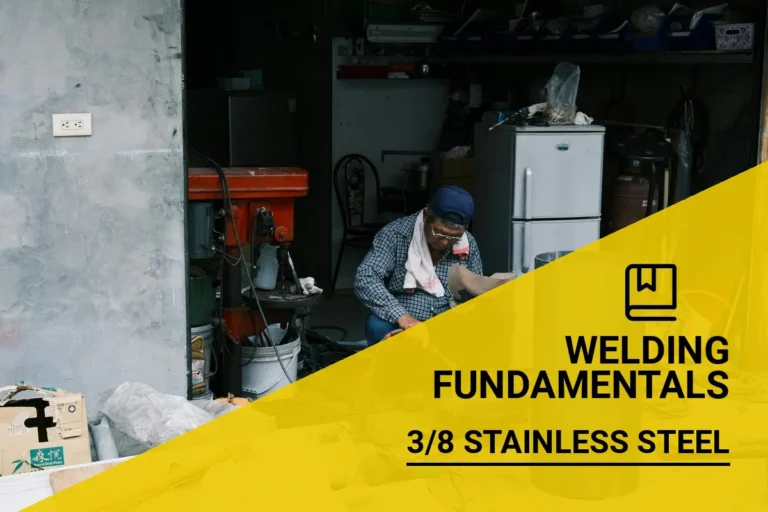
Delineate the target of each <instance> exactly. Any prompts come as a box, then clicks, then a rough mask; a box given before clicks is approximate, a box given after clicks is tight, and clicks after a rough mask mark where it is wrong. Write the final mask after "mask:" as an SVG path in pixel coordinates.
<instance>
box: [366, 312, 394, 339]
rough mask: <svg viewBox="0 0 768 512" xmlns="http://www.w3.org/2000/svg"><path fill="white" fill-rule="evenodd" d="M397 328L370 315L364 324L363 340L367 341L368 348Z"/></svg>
mask: <svg viewBox="0 0 768 512" xmlns="http://www.w3.org/2000/svg"><path fill="white" fill-rule="evenodd" d="M397 328H398V327H397V326H396V325H395V324H391V323H389V322H387V321H386V320H382V319H381V318H379V317H377V316H376V315H371V316H369V317H368V320H367V321H366V322H365V338H366V340H367V341H368V346H371V345H375V344H376V343H378V342H380V341H381V340H383V339H384V336H386V335H387V334H389V333H390V332H392V331H394V330H395V329H397Z"/></svg>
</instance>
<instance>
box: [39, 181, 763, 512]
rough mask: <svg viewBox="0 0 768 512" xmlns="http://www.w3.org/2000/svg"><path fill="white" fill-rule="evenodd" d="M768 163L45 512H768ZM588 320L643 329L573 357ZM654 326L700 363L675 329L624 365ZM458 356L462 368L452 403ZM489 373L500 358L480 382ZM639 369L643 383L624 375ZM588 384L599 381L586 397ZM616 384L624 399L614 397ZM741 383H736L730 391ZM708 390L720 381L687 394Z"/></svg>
mask: <svg viewBox="0 0 768 512" xmlns="http://www.w3.org/2000/svg"><path fill="white" fill-rule="evenodd" d="M767 173H768V167H766V166H761V167H758V168H755V169H753V170H751V171H747V172H745V173H742V174H741V175H739V176H737V177H735V178H733V179H730V180H728V181H727V182H725V183H723V184H721V185H719V186H717V187H714V188H712V189H710V190H708V191H705V192H703V193H700V194H698V195H696V196H695V197H693V198H691V199H689V200H687V201H684V202H683V203H681V204H679V205H676V206H674V207H672V208H669V209H667V210H665V211H663V212H661V213H658V214H656V215H653V216H652V217H650V218H648V219H646V220H643V221H641V222H638V223H636V224H634V225H632V226H631V227H629V228H627V229H625V230H622V231H621V232H619V233H617V234H615V235H612V236H609V237H607V238H605V239H603V240H600V241H599V242H597V243H594V244H592V245H590V246H588V247H586V248H584V249H582V250H580V251H577V252H574V253H572V254H570V255H567V256H565V257H563V258H561V259H559V260H556V261H555V262H553V263H550V264H548V265H546V266H544V267H542V268H540V269H538V270H536V271H535V272H533V273H531V274H527V275H525V276H523V277H520V278H519V279H517V280H516V281H514V282H512V283H510V284H508V285H506V286H504V287H502V288H499V289H497V290H494V291H493V292H491V293H488V294H487V295H484V296H482V297H480V298H478V299H475V300H474V301H472V302H470V303H468V304H466V305H464V306H462V307H459V308H457V309H455V310H453V311H451V312H449V313H447V314H445V315H442V316H440V317H438V318H435V319H433V320H431V321H429V322H427V323H426V324H423V325H421V326H419V327H417V328H414V329H412V330H410V331H408V332H406V333H404V334H401V335H399V336H396V337H395V338H393V339H391V340H389V341H386V342H384V343H382V344H380V345H378V346H376V347H374V348H371V349H368V350H366V351H364V352H362V353H360V354H358V355H356V356H354V357H351V358H349V359H347V360H345V361H342V362H340V363H337V364H336V365H334V366H332V367H331V368H329V369H326V370H323V371H321V372H319V373H317V374H315V375H312V376H311V377H309V378H306V379H304V380H302V381H300V382H298V383H296V384H294V385H292V386H290V387H289V388H286V389H284V390H281V391H280V392H278V393H275V394H274V395H272V396H271V397H269V398H268V399H264V400H260V401H258V402H256V403H254V404H252V405H250V406H249V407H246V408H244V409H243V410H240V411H237V412H234V413H231V414H229V415H227V416H225V417H223V418H221V419H219V420H217V421H214V422H212V423H211V424H209V425H206V426H204V427H202V428H200V429H198V430H196V431H193V432H191V433H189V434H186V435H184V436H181V437H180V438H177V439H175V440H173V441H171V442H169V443H167V444H165V445H163V446H160V447H158V448H156V449H154V450H152V451H150V452H148V453H147V454H145V455H142V456H140V457H137V458H135V459H132V460H130V461H128V462H126V463H124V464H121V465H120V466H118V467H116V468H115V469H111V470H109V471H107V472H105V473H102V474H101V475H98V476H96V477H93V478H91V479H90V480H88V481H86V482H85V483H83V484H80V485H78V486H75V487H73V488H71V489H69V490H67V491H64V492H63V493H61V494H59V495H56V496H55V497H53V498H51V499H49V500H46V501H44V502H42V503H40V504H39V505H36V506H35V507H32V508H31V510H36V511H48V510H50V511H69V510H73V511H74V510H77V511H83V512H85V511H90V510H93V511H96V510H99V511H107V510H142V511H143V510H147V511H150V510H152V511H154V510H158V511H160V510H162V511H169V510H210V511H213V510H274V511H285V510H302V511H307V510H329V511H341V510H355V511H388V512H391V511H393V510H396V511H406V510H413V511H419V512H423V511H433V510H434V511H448V510H454V511H460V510H462V511H463V510H466V511H490V510H510V509H512V508H514V509H519V510H542V511H550V510H551V511H559V510H569V511H575V510H585V511H590V512H592V511H595V510H610V511H615V510H623V511H633V510H638V511H640V510H642V511H646V510H656V511H662V510H680V511H683V510H697V511H709V510H712V511H714V510H718V511H723V510H744V511H752V510H766V507H767V503H768V464H767V463H766V460H767V459H768V426H767V425H768V381H766V374H767V373H768V333H767V331H766V327H767V326H768V315H766V312H767V311H768V308H766V299H767V298H768V280H766V262H768V223H767V222H766V206H765V205H768V176H767ZM500 222H501V221H500ZM648 264H674V265H676V271H677V274H676V282H677V290H676V297H677V299H676V300H673V299H672V298H671V295H670V294H671V291H672V289H671V286H672V285H671V282H672V281H671V277H670V274H669V272H670V269H669V268H659V269H657V270H656V271H655V280H654V279H652V278H653V275H652V274H653V272H652V271H651V270H649V268H648V267H644V268H642V267H633V268H630V274H632V275H631V276H630V278H629V279H628V280H625V277H626V274H627V267H628V266H630V265H648ZM637 272H640V278H639V279H640V281H638V277H637V275H636V273H637ZM650 281H653V283H651V282H650ZM638 284H641V285H643V284H645V285H648V284H655V286H652V288H653V289H649V288H648V286H640V288H642V290H640V291H638V286H637V285H638ZM625 285H628V286H629V287H630V290H629V301H630V304H629V305H630V306H631V307H632V308H633V309H632V310H631V311H630V312H629V313H630V314H631V315H641V316H642V315H645V316H646V317H649V316H650V317H652V316H658V315H673V316H675V317H676V318H677V320H676V321H674V322H669V321H664V320H651V321H630V320H628V319H627V317H626V314H627V311H626V308H625V306H626V304H625V302H626V296H625V292H626V291H627V289H626V288H625ZM643 301H646V302H645V304H646V305H650V306H652V307H654V308H658V309H657V310H653V309H642V308H639V309H638V308H636V306H642V305H643ZM673 303H674V306H675V308H674V309H664V306H670V305H673ZM579 335H583V336H585V337H586V339H587V340H590V339H591V337H592V336H627V346H626V350H624V348H622V346H621V344H620V343H617V342H615V341H610V340H604V341H603V345H604V346H605V348H606V349H607V350H606V351H605V352H604V356H605V357H604V359H605V360H603V361H601V360H600V358H599V356H598V355H596V356H595V359H594V360H593V361H592V363H591V364H588V363H586V362H585V361H584V359H583V358H582V359H581V360H578V361H576V363H575V364H572V362H571V360H570V358H569V352H568V344H567V341H566V336H573V337H578V336H579ZM648 336H655V337H656V338H658V339H660V340H665V341H666V340H667V339H668V338H667V337H668V336H673V337H674V338H673V339H675V340H678V341H679V340H680V337H681V336H684V337H685V338H686V339H687V340H688V342H689V343H688V347H687V350H683V352H684V353H685V355H686V359H687V361H686V362H685V363H684V364H680V363H679V362H678V361H677V360H674V361H673V362H672V363H669V361H668V359H666V356H668V355H669V345H668V344H667V345H666V346H665V354H664V357H665V359H664V360H663V361H662V362H653V361H642V362H639V363H631V362H629V363H627V364H615V363H613V362H612V361H613V360H615V359H617V358H619V359H620V358H621V357H629V358H642V357H643V348H644V346H646V349H647V350H646V351H647V352H648V354H647V355H648V356H650V357H651V359H653V357H655V356H657V355H658V347H657V345H656V344H655V343H654V342H652V341H644V340H648V339H650V338H646V337H648ZM696 336H700V337H701V340H702V347H701V350H700V351H699V353H698V354H696V353H695V350H694V349H695V348H696V347H695V345H696ZM718 336H719V337H723V338H725V339H726V340H727V347H725V348H727V356H728V357H727V361H726V362H724V361H723V356H724V353H725V350H724V344H723V343H722V340H721V339H719V338H717V337H718ZM711 339H714V341H712V342H710V340H711ZM597 346H598V350H599V348H600V342H598V344H597ZM675 348H676V350H675V352H674V354H673V355H674V356H679V351H678V350H677V348H678V346H677V345H676V346H675ZM596 353H598V352H596ZM697 355H700V356H701V357H702V359H701V361H700V362H699V363H697V362H696V358H695V356H697ZM436 370H442V371H445V372H447V373H446V374H445V375H443V376H442V377H440V378H439V380H440V382H442V383H444V384H445V386H444V387H440V388H439V389H440V393H441V396H440V398H435V381H436V377H435V375H436V374H435V371H436ZM456 370H461V372H462V374H461V377H460V378H459V377H458V376H457V375H456V373H453V372H455V371H456ZM473 370H475V371H477V372H480V371H486V372H487V373H485V374H481V373H476V374H475V375H476V376H477V379H476V381H475V382H476V383H477V386H475V387H474V391H475V397H474V398H471V399H463V398H459V397H458V396H457V392H456V387H455V384H456V382H457V381H459V380H460V383H461V391H462V392H463V393H469V392H471V391H473V388H472V386H471V373H470V372H471V371H473ZM511 370H518V371H520V372H519V373H514V372H512V373H508V371H511ZM499 372H501V377H502V378H503V379H504V381H503V382H501V385H500V386H496V385H497V384H498V383H499V382H500V381H498V380H497V377H498V376H499ZM541 372H546V375H548V376H549V380H548V382H549V387H547V386H546V382H547V381H546V380H545V379H544V377H542V376H541V375H542V373H541ZM654 372H655V373H654ZM720 372H722V373H720ZM617 374H618V375H617ZM632 374H634V375H635V377H636V386H635V387H636V389H635V391H636V394H637V398H627V393H626V388H625V387H622V386H624V385H627V386H628V385H630V384H631V382H630V380H631V375H632ZM580 376H582V377H580ZM726 377H727V378H726ZM526 378H527V381H528V383H529V386H528V390H527V391H526V390H525V389H523V387H524V386H523V382H524V380H525V379H526ZM580 378H582V379H583V380H579V379H580ZM509 379H511V382H512V385H511V387H510V386H509V385H508V383H509ZM622 379H623V380H622ZM648 380H650V384H648V382H647V381H648ZM568 383H570V384H571V385H572V386H573V384H574V383H576V384H579V385H581V386H582V387H579V388H575V391H576V392H577V397H576V398H569V397H567V396H568V395H569V393H570V391H569V389H571V388H568V387H567V384H568ZM494 386H496V387H494ZM615 386H617V387H618V388H619V389H618V391H619V396H618V398H604V396H610V395H612V394H613V393H614V391H615V389H614V387H615ZM723 387H726V388H727V390H728V394H727V397H725V398H712V397H710V396H709V394H708V393H711V394H713V395H715V396H719V394H720V393H722V391H723ZM510 389H511V391H512V392H514V393H521V394H523V395H525V396H523V397H521V398H508V397H507V396H508V395H507V392H508V391H510ZM534 390H535V391H536V392H538V393H539V395H538V397H537V398H535V399H531V398H530V395H531V393H532V392H533V391H534ZM582 390H586V393H587V398H582V397H581V395H580V393H581V392H582ZM664 390H666V392H667V393H668V394H667V396H666V397H665V398H660V397H659V396H660V394H661V393H663V392H664ZM497 391H500V392H501V394H502V397H501V398H498V397H496V395H495V393H496V392H497ZM548 391H551V392H552V393H554V395H555V398H550V397H548ZM561 392H562V393H563V394H564V395H565V396H566V398H558V395H559V394H560V393H561ZM483 393H484V396H485V398H481V395H482V394H483ZM646 393H649V394H651V395H652V398H651V399H647V398H645V397H646ZM691 393H693V394H695V393H701V394H703V395H704V396H705V397H706V398H680V395H683V396H686V397H688V396H690V394H691ZM596 397H597V398H596ZM411 431H418V432H420V433H421V438H420V440H421V442H420V443H417V442H415V441H414V440H415V437H409V433H410V432H411ZM548 431H549V432H548ZM715 431H717V435H716V434H715ZM510 432H512V433H511V434H510ZM664 432H667V433H666V434H665V433H664ZM681 435H682V437H679V436H681ZM665 436H666V437H665ZM665 438H667V439H668V441H669V442H668V443H666V450H665V442H664V440H665ZM430 439H431V442H430ZM534 441H535V442H534ZM622 441H623V443H622ZM409 447H410V448H411V449H412V450H413V452H411V451H409ZM534 448H535V449H537V450H538V453H531V451H533V450H534ZM427 450H428V451H429V453H427ZM547 450H550V451H553V452H555V453H550V454H547V453H546V452H547ZM725 450H727V451H728V453H706V452H713V451H725ZM582 451H586V452H587V453H581V452H582ZM686 451H694V452H697V453H695V454H690V453H684V452H686ZM414 452H415V453H414ZM557 452H559V453H557ZM563 452H570V453H563ZM574 452H577V453H574ZM646 452H650V453H646ZM665 452H667V453H665ZM681 452H683V453H681ZM413 462H417V463H418V462H421V463H423V462H427V463H445V464H446V465H442V466H408V465H406V464H407V463H413ZM453 463H465V465H464V466H457V465H452V464H453ZM466 463H471V464H476V463H492V464H496V465H476V466H467V465H466ZM563 463H564V464H566V465H562V464H563ZM670 463H671V464H672V465H663V464H670ZM713 463H714V464H722V465H713ZM503 464H507V465H503ZM510 464H511V465H510ZM531 464H534V465H533V466H531ZM558 464H559V465H558ZM568 464H570V465H568ZM584 464H592V465H591V466H585V465H584ZM622 464H623V465H622ZM648 464H650V465H648ZM682 464H689V465H687V466H684V465H682ZM534 507H535V508H534Z"/></svg>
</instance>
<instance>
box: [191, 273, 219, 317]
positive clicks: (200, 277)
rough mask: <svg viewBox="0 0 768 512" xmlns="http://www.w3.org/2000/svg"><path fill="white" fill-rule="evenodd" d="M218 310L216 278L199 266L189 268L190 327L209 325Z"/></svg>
mask: <svg viewBox="0 0 768 512" xmlns="http://www.w3.org/2000/svg"><path fill="white" fill-rule="evenodd" d="M215 310H216V278H215V277H214V276H210V275H208V274H206V273H205V271H204V270H202V269H201V268H199V267H190V268H189V322H190V327H200V326H201V325H208V324H210V323H211V321H212V320H213V315H214V312H215Z"/></svg>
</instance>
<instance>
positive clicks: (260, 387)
mask: <svg viewBox="0 0 768 512" xmlns="http://www.w3.org/2000/svg"><path fill="white" fill-rule="evenodd" d="M270 327H272V326H270ZM277 328H278V329H279V326H278V327H277ZM269 331H270V335H272V333H273V332H275V331H273V329H271V328H270V329H269ZM283 335H285V333H283ZM280 341H282V340H281V339H280V338H279V337H278V336H273V337H272V342H273V343H275V344H277V343H280ZM276 348H277V354H279V355H280V361H282V362H283V366H285V369H286V371H287V373H288V375H289V376H290V378H291V379H290V381H289V380H288V377H286V375H285V373H286V372H284V371H283V368H282V367H281V366H280V362H279V361H278V359H277V354H275V348H272V346H269V347H245V346H244V347H243V348H242V356H241V357H242V362H243V392H244V393H245V394H246V395H251V396H253V397H254V398H261V397H263V396H264V395H268V394H269V393H272V392H274V391H277V390H278V389H280V388H283V387H285V386H287V385H288V384H290V383H291V382H296V376H297V375H298V362H299V353H300V352H301V338H296V340H295V341H291V342H290V343H285V344H283V345H277V346H276Z"/></svg>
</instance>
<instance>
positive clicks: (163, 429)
mask: <svg viewBox="0 0 768 512" xmlns="http://www.w3.org/2000/svg"><path fill="white" fill-rule="evenodd" d="M103 413H104V416H106V417H107V418H109V421H110V423H111V426H112V427H113V429H112V430H113V434H116V433H115V432H114V431H115V430H117V431H118V432H119V433H121V434H123V435H125V436H126V437H128V438H130V439H131V440H133V441H135V442H136V443H138V444H139V445H141V446H144V447H147V448H153V447H155V446H157V445H160V444H162V443H164V442H166V441H169V440H171V439H173V438H174V437H177V436H180V435H182V434H185V433H187V432H189V431H190V430H193V429H195V428H197V427H199V426H201V425H204V424H205V423H208V422H209V421H211V420H212V419H213V418H214V417H213V415H212V414H210V413H208V412H206V411H204V410H203V409H201V408H199V407H196V406H195V405H194V404H192V403H191V402H188V401H187V399H186V398H184V397H180V396H174V395H165V394H163V393H159V392H157V391H155V390H154V389H152V388H151V387H149V386H147V385H146V384H141V383H138V382H125V383H123V384H121V385H120V386H118V387H117V389H115V392H114V393H113V394H112V396H111V397H109V399H108V400H107V402H106V403H105V404H104V408H103ZM115 441H116V442H117V443H118V451H120V445H121V444H124V443H122V442H119V441H120V440H119V436H118V435H115ZM120 455H121V456H124V455H123V453H120Z"/></svg>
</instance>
